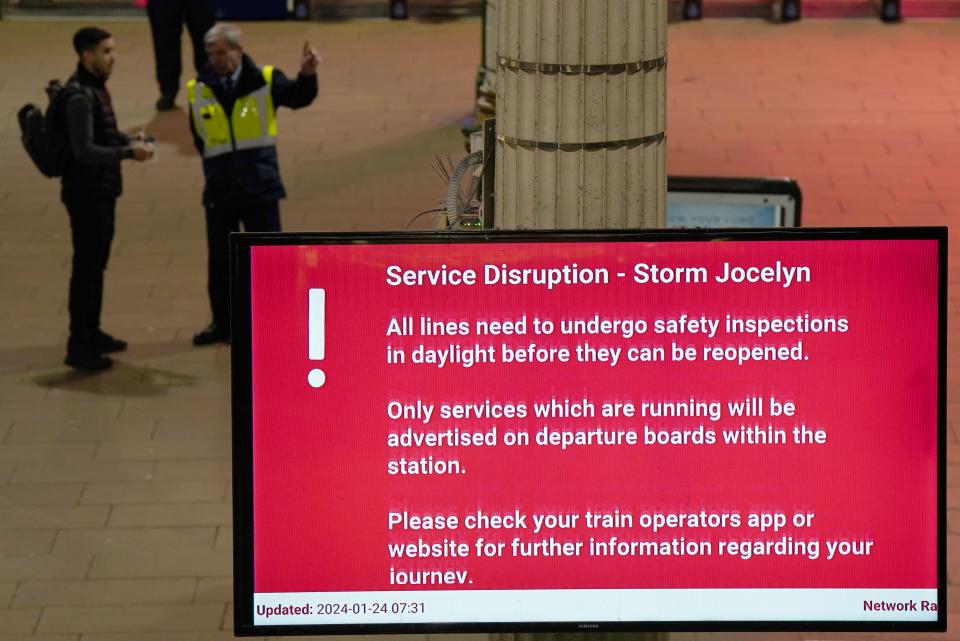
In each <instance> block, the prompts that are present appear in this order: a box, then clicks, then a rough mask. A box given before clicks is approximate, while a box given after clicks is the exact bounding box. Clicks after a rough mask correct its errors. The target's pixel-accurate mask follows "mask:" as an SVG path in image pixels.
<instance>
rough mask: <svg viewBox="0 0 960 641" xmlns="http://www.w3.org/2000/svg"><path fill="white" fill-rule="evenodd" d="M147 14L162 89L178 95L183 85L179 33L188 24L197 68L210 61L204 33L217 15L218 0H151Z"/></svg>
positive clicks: (163, 91)
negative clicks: (181, 82)
mask: <svg viewBox="0 0 960 641" xmlns="http://www.w3.org/2000/svg"><path fill="white" fill-rule="evenodd" d="M147 15H148V16H149V17H150V32H151V33H152V34H153V53H154V56H155V58H156V61H157V82H158V83H159V84H160V92H161V93H163V94H169V95H172V96H175V95H176V94H177V90H178V89H179V88H180V71H181V68H180V67H181V64H180V33H181V31H183V24H184V23H186V24H187V30H188V31H189V32H190V39H191V40H192V41H193V65H194V67H196V69H197V72H199V71H200V69H201V68H203V66H204V65H205V64H207V51H206V47H205V46H204V44H203V34H205V33H206V32H207V30H208V29H210V27H212V26H213V23H214V22H215V21H216V19H217V3H216V0H149V1H148V2H147Z"/></svg>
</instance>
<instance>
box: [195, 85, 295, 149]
mask: <svg viewBox="0 0 960 641" xmlns="http://www.w3.org/2000/svg"><path fill="white" fill-rule="evenodd" d="M262 71H263V79H264V81H266V83H267V84H265V85H264V86H262V87H260V88H259V89H257V90H256V91H254V92H253V93H250V94H247V95H246V96H238V97H237V100H236V102H234V103H233V113H232V114H231V115H230V118H229V119H228V118H227V113H226V112H225V111H224V110H223V106H222V105H221V104H220V101H218V100H217V97H216V95H214V93H213V90H212V89H211V88H210V87H209V86H208V85H207V84H205V83H203V82H200V81H198V80H191V81H190V82H188V83H187V100H188V102H189V103H190V114H191V116H192V117H193V126H194V128H195V129H196V131H197V135H198V136H200V139H201V140H203V157H204V158H214V157H216V156H221V155H223V154H228V153H230V152H232V151H235V150H239V149H255V148H257V147H271V146H273V145H275V144H277V111H276V109H274V106H273V97H272V96H271V94H270V89H271V87H272V86H273V67H271V66H266V67H264V68H263V70H262Z"/></svg>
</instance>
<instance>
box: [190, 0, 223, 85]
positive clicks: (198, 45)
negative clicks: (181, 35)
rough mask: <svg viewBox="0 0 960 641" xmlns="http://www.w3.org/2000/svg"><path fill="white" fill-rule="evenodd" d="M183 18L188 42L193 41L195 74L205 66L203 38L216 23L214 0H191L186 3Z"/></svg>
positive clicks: (205, 52) (205, 53)
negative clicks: (188, 34) (188, 33)
mask: <svg viewBox="0 0 960 641" xmlns="http://www.w3.org/2000/svg"><path fill="white" fill-rule="evenodd" d="M186 5H187V6H186V7H185V18H186V22H187V31H189V32H190V40H192V41H193V66H194V67H195V68H196V70H197V73H200V70H201V69H203V67H204V66H205V65H206V64H207V47H206V45H205V44H204V43H203V36H204V34H206V33H207V31H209V30H210V27H212V26H213V25H214V23H215V22H216V21H217V2H216V0H193V1H192V2H187V3H186Z"/></svg>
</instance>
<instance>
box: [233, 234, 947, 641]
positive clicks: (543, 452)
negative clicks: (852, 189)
mask: <svg viewBox="0 0 960 641" xmlns="http://www.w3.org/2000/svg"><path fill="white" fill-rule="evenodd" d="M945 253H946V230H945V229H943V228H899V229H882V230H881V229H873V230H868V229H822V230H778V231H762V232H757V231H745V230H744V231H724V232H720V231H712V232H710V231H699V232H693V231H683V232H671V231H662V232H651V233H636V232H632V233H631V232H616V233H588V232H579V233H567V232H554V233H549V232H542V233H506V232H489V233H467V234H386V235H373V234H368V235H293V234H276V235H271V234H241V235H235V236H233V257H234V272H233V306H234V307H233V313H234V325H233V326H234V331H235V334H234V344H233V350H234V353H233V368H234V369H233V374H234V381H233V386H234V478H235V481H234V483H235V494H234V509H235V537H236V539H235V554H236V566H235V567H236V576H235V582H236V583H235V590H236V604H235V611H236V621H235V625H236V631H237V633H238V634H260V635H270V636H275V635H280V634H288V633H306V632H312V633H359V632H363V633H374V632H444V631H471V632H474V631H484V630H487V631H506V630H517V631H520V630H524V631H532V630H570V631H576V630H581V631H582V630H627V629H634V630H653V629H672V630H680V629H684V630H691V629H702V630H729V629H743V630H758V629H771V630H772V629H776V630H807V629H829V630H910V631H920V630H944V629H945V626H946V619H945V606H946V601H945V586H946V577H945V498H944V488H945V457H944V451H945V399H944V394H945V382H944V380H945V357H944V354H945V344H946V343H945V337H946V334H945V331H946V330H945V326H944V323H945V292H946V283H945V275H946V258H945Z"/></svg>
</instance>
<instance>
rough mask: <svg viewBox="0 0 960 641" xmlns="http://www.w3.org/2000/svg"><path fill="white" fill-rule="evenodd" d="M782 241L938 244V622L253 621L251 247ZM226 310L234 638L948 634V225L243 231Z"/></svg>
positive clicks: (233, 247) (236, 238) (233, 243)
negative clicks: (229, 360)
mask: <svg viewBox="0 0 960 641" xmlns="http://www.w3.org/2000/svg"><path fill="white" fill-rule="evenodd" d="M783 240H792V241H796V240H801V241H802V240H814V241H822V240H934V241H937V244H938V264H939V268H938V301H937V305H938V314H937V318H938V331H937V343H938V350H937V358H938V363H937V371H938V380H937V388H938V389H937V405H938V407H937V417H938V418H937V423H938V424H937V444H938V445H937V447H938V451H937V497H938V498H937V538H938V540H937V554H938V558H937V601H938V610H937V620H936V621H921V622H896V621H893V622H891V621H826V620H821V621H617V622H610V621H583V622H549V621H543V622H535V623H530V622H509V621H507V622H497V623H489V622H483V623H469V622H463V623H436V624H422V623H411V624H347V625H303V626H287V625H284V626H272V625H271V626H256V625H254V624H253V567H254V566H253V443H252V441H253V421H252V372H251V352H252V350H251V300H250V250H251V248H252V247H255V246H277V245H329V244H334V245H341V244H444V243H473V244H485V243H542V242H551V243H557V242H561V243H562V242H643V243H650V242H703V241H783ZM230 256H231V311H232V329H233V343H232V375H233V379H232V409H233V417H232V424H233V431H232V433H233V510H234V512H233V516H234V518H233V525H234V558H233V570H234V633H235V634H236V635H237V636H270V637H275V636H296V635H311V634H351V635H352V634H441V633H504V632H654V631H665V632H688V631H689V632H733V631H735V632H804V631H818V632H944V631H946V629H947V612H946V609H947V594H946V588H947V571H946V567H947V565H946V564H947V545H946V543H947V537H946V529H947V528H946V514H947V509H946V486H947V483H946V467H947V466H946V433H947V427H946V424H947V417H946V368H947V364H946V363H947V228H946V227H876V228H872V227H858V228H777V229H764V230H757V229H740V230H733V229H722V230H720V229H697V230H689V229H677V230H671V229H664V230H624V231H620V230H598V231H593V230H560V231H501V230H482V231H466V232H449V231H443V232H379V233H241V234H236V233H235V234H232V235H231V237H230Z"/></svg>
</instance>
